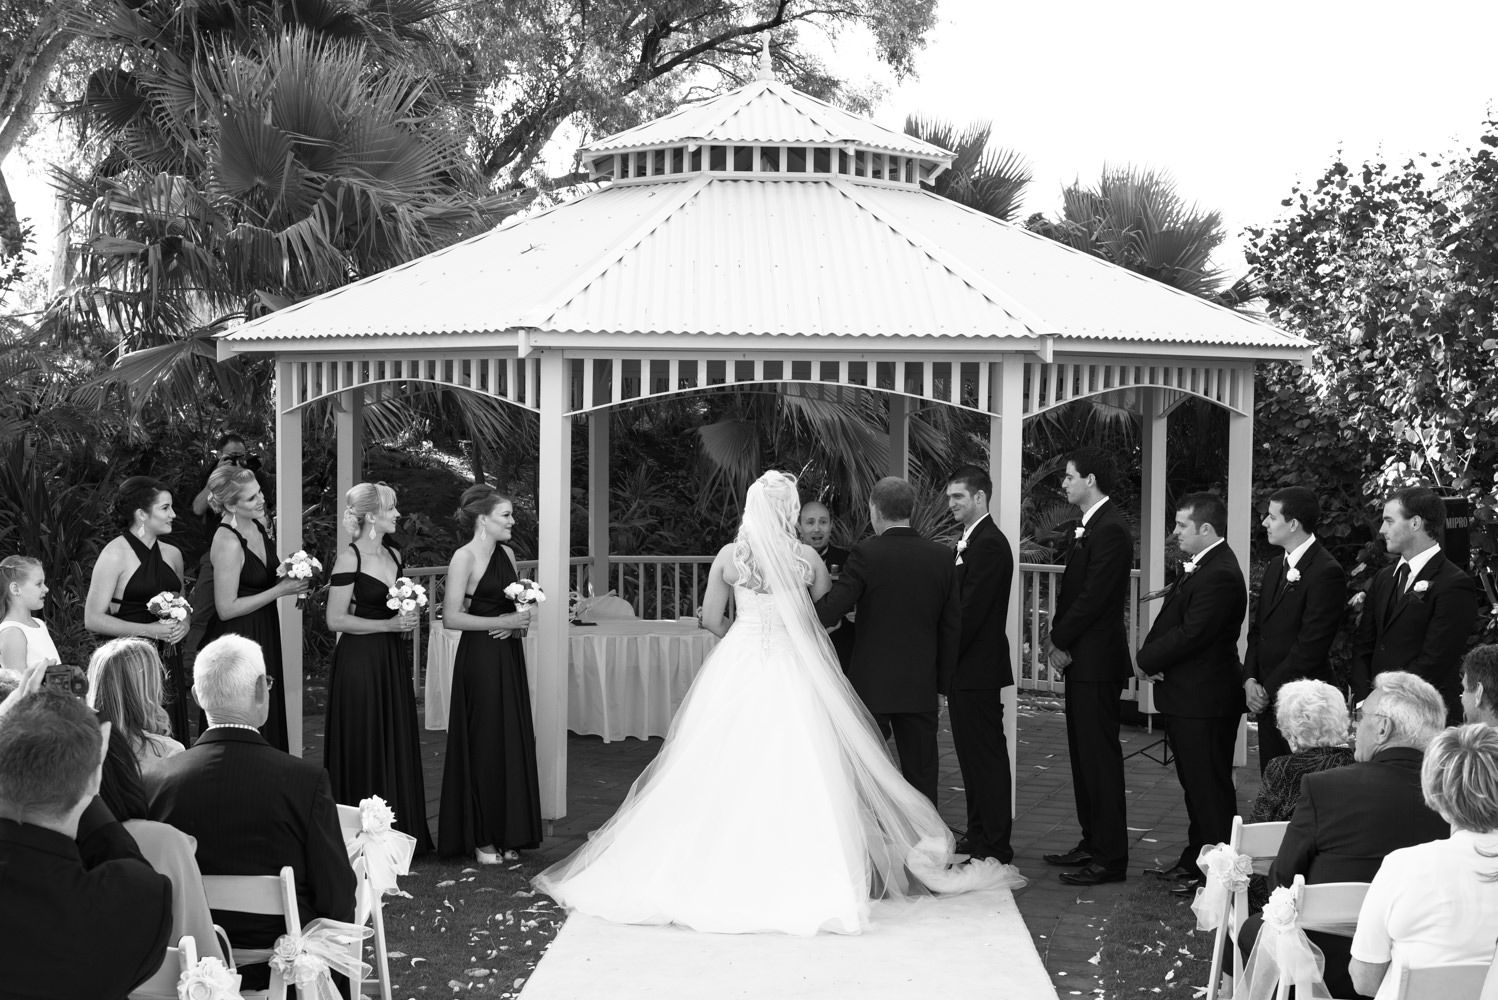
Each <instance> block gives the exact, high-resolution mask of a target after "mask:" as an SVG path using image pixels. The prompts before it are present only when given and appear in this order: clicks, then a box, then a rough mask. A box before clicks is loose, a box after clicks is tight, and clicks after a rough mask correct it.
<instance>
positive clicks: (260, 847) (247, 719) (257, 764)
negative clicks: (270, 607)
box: [146, 635, 354, 989]
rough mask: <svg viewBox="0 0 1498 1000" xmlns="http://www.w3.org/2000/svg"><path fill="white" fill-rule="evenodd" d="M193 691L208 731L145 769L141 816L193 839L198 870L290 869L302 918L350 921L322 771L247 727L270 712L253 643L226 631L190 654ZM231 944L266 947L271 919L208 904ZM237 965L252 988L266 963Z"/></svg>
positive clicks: (348, 892)
mask: <svg viewBox="0 0 1498 1000" xmlns="http://www.w3.org/2000/svg"><path fill="white" fill-rule="evenodd" d="M193 695H194V697H196V698H197V701H198V704H199V705H201V706H202V707H203V711H204V712H206V713H207V715H208V728H207V730H205V731H204V732H203V734H202V735H201V736H199V737H198V741H197V743H195V744H193V746H192V748H191V749H189V750H186V751H184V752H183V753H180V754H178V755H177V756H175V757H172V758H169V759H168V760H165V761H163V762H162V763H161V764H160V765H158V766H157V767H155V768H153V769H152V771H151V773H150V774H149V775H148V776H147V779H146V782H147V789H146V790H147V793H148V795H149V798H150V810H151V818H152V819H155V820H160V821H161V822H163V823H170V824H171V825H173V826H175V827H176V828H177V829H179V830H181V831H182V832H183V833H186V834H188V835H190V836H193V837H196V838H197V840H198V852H197V855H198V868H200V869H201V870H202V872H203V874H204V875H276V874H279V873H280V871H281V868H282V867H283V866H286V865H290V866H291V868H292V871H293V872H295V875H296V893H297V907H298V909H299V910H300V918H301V921H302V923H303V924H306V923H307V922H308V921H310V920H313V919H315V918H317V917H330V918H332V919H334V920H343V921H351V920H353V918H354V872H353V869H352V868H351V867H350V866H349V860H348V852H347V851H346V850H345V848H344V846H343V835H342V833H341V832H340V831H339V828H338V808H337V806H336V805H335V804H334V802H333V792H332V788H331V786H330V785H329V783H328V774H327V772H326V771H324V770H323V769H322V768H321V767H318V766H317V765H316V764H312V763H309V762H307V761H304V760H302V759H300V758H298V757H292V756H291V755H289V754H286V753H283V752H282V751H280V750H278V749H276V748H275V747H273V746H271V745H270V744H269V743H267V742H265V738H264V737H262V736H261V735H260V733H259V732H258V731H257V730H258V729H259V727H260V726H263V725H264V724H265V720H266V717H267V716H268V715H269V712H270V678H269V677H267V676H266V674H265V657H264V656H263V655H262V654H261V652H260V646H259V645H258V644H256V643H254V642H252V641H251V640H249V639H246V638H243V637H242V636H238V635H226V636H222V637H220V638H218V639H215V640H214V641H213V642H210V643H209V644H208V645H206V646H204V647H203V648H202V649H201V650H199V652H198V657H197V659H196V660H195V661H194V662H193ZM213 917H214V922H215V923H217V924H219V925H221V926H222V927H223V928H224V930H225V931H226V932H227V933H228V935H229V940H230V942H232V943H233V945H234V946H235V947H236V948H268V947H270V946H271V945H272V944H274V943H275V940H276V938H278V937H279V936H281V935H282V934H284V933H285V924H284V921H283V920H282V919H281V918H280V917H276V916H266V915H263V914H262V915H254V914H246V913H229V912H223V911H214V914H213ZM241 971H243V972H244V978H245V982H244V986H245V988H246V989H259V988H261V986H256V985H255V983H256V982H259V983H261V985H262V986H263V985H264V983H265V982H266V981H267V980H268V977H269V969H268V967H267V966H264V965H253V966H250V967H249V968H248V969H245V970H241Z"/></svg>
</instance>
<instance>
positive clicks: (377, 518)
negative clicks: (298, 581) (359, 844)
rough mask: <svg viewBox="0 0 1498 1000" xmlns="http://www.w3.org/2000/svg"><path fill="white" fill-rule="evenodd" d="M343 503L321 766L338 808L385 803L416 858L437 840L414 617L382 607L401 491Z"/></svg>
mask: <svg viewBox="0 0 1498 1000" xmlns="http://www.w3.org/2000/svg"><path fill="white" fill-rule="evenodd" d="M345 502H346V506H345V507H344V510H343V524H344V527H345V528H346V529H347V530H348V532H349V533H350V534H351V535H353V537H354V540H353V541H352V542H350V543H349V546H348V548H346V549H344V550H343V551H342V552H340V553H339V554H338V560H337V561H336V562H335V563H334V564H333V575H332V578H331V579H330V581H329V583H330V587H329V590H328V628H329V630H331V631H333V632H337V633H339V635H338V645H336V646H335V647H333V666H332V670H331V671H330V672H329V674H328V714H327V726H326V729H325V732H326V739H325V752H324V756H323V760H324V761H325V763H326V766H327V769H328V777H329V778H330V779H331V781H332V785H333V798H334V799H336V800H337V801H339V802H341V803H344V804H345V805H358V804H359V802H360V801H361V800H363V799H365V798H367V797H369V796H371V795H378V796H379V797H380V798H382V799H384V800H385V801H386V803H388V804H389V806H390V808H391V809H393V810H394V811H395V828H396V829H397V830H400V831H401V832H402V833H409V834H410V835H411V836H413V837H415V838H416V852H417V853H418V854H425V853H427V852H429V851H431V849H432V833H431V830H430V828H429V827H428V826H427V812H426V792H425V789H424V785H423V778H422V774H421V734H420V733H419V731H418V730H417V728H416V693H415V691H414V690H413V688H412V684H411V640H410V638H409V636H408V633H409V632H410V631H411V629H413V628H415V627H416V612H414V611H408V612H398V611H395V610H392V609H391V608H388V607H386V605H385V602H386V600H388V598H389V591H390V587H391V585H392V584H394V583H395V581H396V580H397V579H398V578H399V577H401V576H402V575H404V574H405V566H404V564H403V563H402V561H401V554H400V549H398V548H396V547H395V543H394V542H393V541H392V540H391V538H390V533H391V532H392V531H394V530H395V524H396V519H397V518H399V517H400V511H399V510H397V509H396V506H395V491H394V490H392V489H391V488H390V487H388V486H386V485H384V484H383V483H381V484H379V485H376V484H374V483H359V484H358V485H356V486H355V487H354V488H353V489H351V490H349V491H348V496H347V497H346V498H345ZM217 558H218V557H217V555H215V556H214V559H215V561H217Z"/></svg>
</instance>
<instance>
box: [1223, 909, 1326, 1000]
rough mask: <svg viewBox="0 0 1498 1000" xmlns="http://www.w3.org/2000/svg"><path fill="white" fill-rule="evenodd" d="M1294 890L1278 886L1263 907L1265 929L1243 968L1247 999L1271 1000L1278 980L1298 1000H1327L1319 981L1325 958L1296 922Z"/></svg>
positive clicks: (1320, 980)
mask: <svg viewBox="0 0 1498 1000" xmlns="http://www.w3.org/2000/svg"><path fill="white" fill-rule="evenodd" d="M1298 918H1299V910H1298V904H1297V899H1296V894H1295V890H1294V889H1292V888H1290V887H1288V886H1283V885H1282V886H1280V887H1279V888H1277V889H1275V890H1274V892H1273V893H1272V894H1271V895H1270V897H1269V902H1268V903H1266V904H1265V906H1264V926H1263V927H1262V928H1261V929H1260V930H1259V938H1258V940H1257V941H1255V942H1254V950H1253V952H1252V953H1251V954H1250V955H1249V956H1248V964H1247V965H1245V966H1244V968H1243V979H1244V981H1245V982H1246V983H1247V984H1248V991H1247V997H1248V1000H1272V998H1273V997H1274V996H1275V990H1276V988H1277V987H1278V985H1279V982H1280V980H1281V979H1284V980H1285V981H1286V982H1287V983H1289V984H1290V985H1292V986H1294V987H1295V996H1296V997H1297V998H1308V1000H1309V998H1330V997H1331V994H1330V993H1329V992H1327V989H1326V984H1325V983H1324V982H1323V981H1322V971H1321V970H1322V966H1323V964H1324V962H1325V959H1324V958H1323V957H1322V954H1321V949H1320V948H1317V947H1316V946H1315V945H1313V944H1312V943H1311V940H1310V938H1308V937H1306V932H1305V931H1304V930H1302V929H1301V928H1300V924H1299V922H1298Z"/></svg>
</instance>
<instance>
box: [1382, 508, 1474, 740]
mask: <svg viewBox="0 0 1498 1000" xmlns="http://www.w3.org/2000/svg"><path fill="white" fill-rule="evenodd" d="M1378 533H1379V534H1380V535H1382V536H1383V539H1384V545H1385V546H1386V547H1387V548H1388V550H1389V551H1390V552H1391V553H1393V554H1394V555H1397V556H1399V562H1398V564H1397V565H1394V566H1388V567H1385V568H1384V569H1381V570H1379V572H1378V574H1377V575H1376V576H1374V578H1373V583H1372V585H1371V586H1370V587H1369V588H1368V596H1367V598H1366V599H1365V600H1364V601H1363V615H1362V618H1360V619H1359V621H1358V631H1357V638H1356V640H1355V641H1354V643H1353V659H1352V693H1353V697H1354V698H1355V699H1357V700H1358V701H1362V700H1363V699H1364V698H1366V697H1368V693H1369V692H1370V691H1372V690H1373V678H1375V677H1377V676H1378V675H1379V674H1381V673H1383V672H1384V671H1386V670H1408V671H1409V672H1410V673H1413V674H1418V675H1419V676H1421V677H1423V678H1425V679H1426V680H1427V681H1430V683H1431V684H1433V685H1434V686H1435V689H1436V690H1437V691H1439V692H1441V697H1442V699H1444V700H1445V702H1446V713H1447V718H1446V722H1447V725H1452V726H1454V725H1459V724H1460V723H1461V721H1462V682H1461V661H1462V650H1464V649H1466V646H1467V637H1468V636H1470V635H1471V634H1472V626H1473V624H1474V623H1475V622H1476V620H1477V585H1476V584H1475V583H1473V582H1472V578H1471V577H1470V576H1468V575H1467V574H1466V573H1464V572H1462V571H1461V570H1460V569H1458V568H1457V567H1456V565H1455V564H1454V563H1452V562H1451V560H1449V559H1447V558H1446V557H1445V556H1444V555H1442V554H1441V538H1442V536H1443V535H1444V534H1445V533H1446V505H1445V504H1444V503H1442V502H1441V498H1440V496H1438V495H1437V494H1436V492H1435V491H1434V490H1431V489H1427V488H1426V487H1424V486H1409V487H1406V488H1404V489H1402V490H1399V491H1397V492H1396V493H1394V495H1393V496H1391V497H1390V498H1389V501H1388V502H1387V503H1385V504H1384V518H1383V526H1382V527H1380V528H1379V529H1378Z"/></svg>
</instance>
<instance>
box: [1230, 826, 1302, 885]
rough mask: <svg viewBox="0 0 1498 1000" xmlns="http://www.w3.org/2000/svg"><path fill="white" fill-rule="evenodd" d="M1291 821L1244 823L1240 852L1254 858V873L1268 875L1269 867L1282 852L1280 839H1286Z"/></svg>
mask: <svg viewBox="0 0 1498 1000" xmlns="http://www.w3.org/2000/svg"><path fill="white" fill-rule="evenodd" d="M1289 826H1290V824H1289V823H1244V824H1243V825H1242V830H1243V834H1242V837H1241V840H1242V843H1241V844H1239V846H1238V853H1239V854H1247V855H1248V856H1249V857H1251V858H1253V859H1254V874H1255V875H1268V874H1269V868H1270V866H1271V865H1273V864H1274V859H1275V858H1277V857H1278V856H1279V853H1280V841H1282V840H1284V839H1285V830H1286V828H1288V827H1289Z"/></svg>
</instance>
